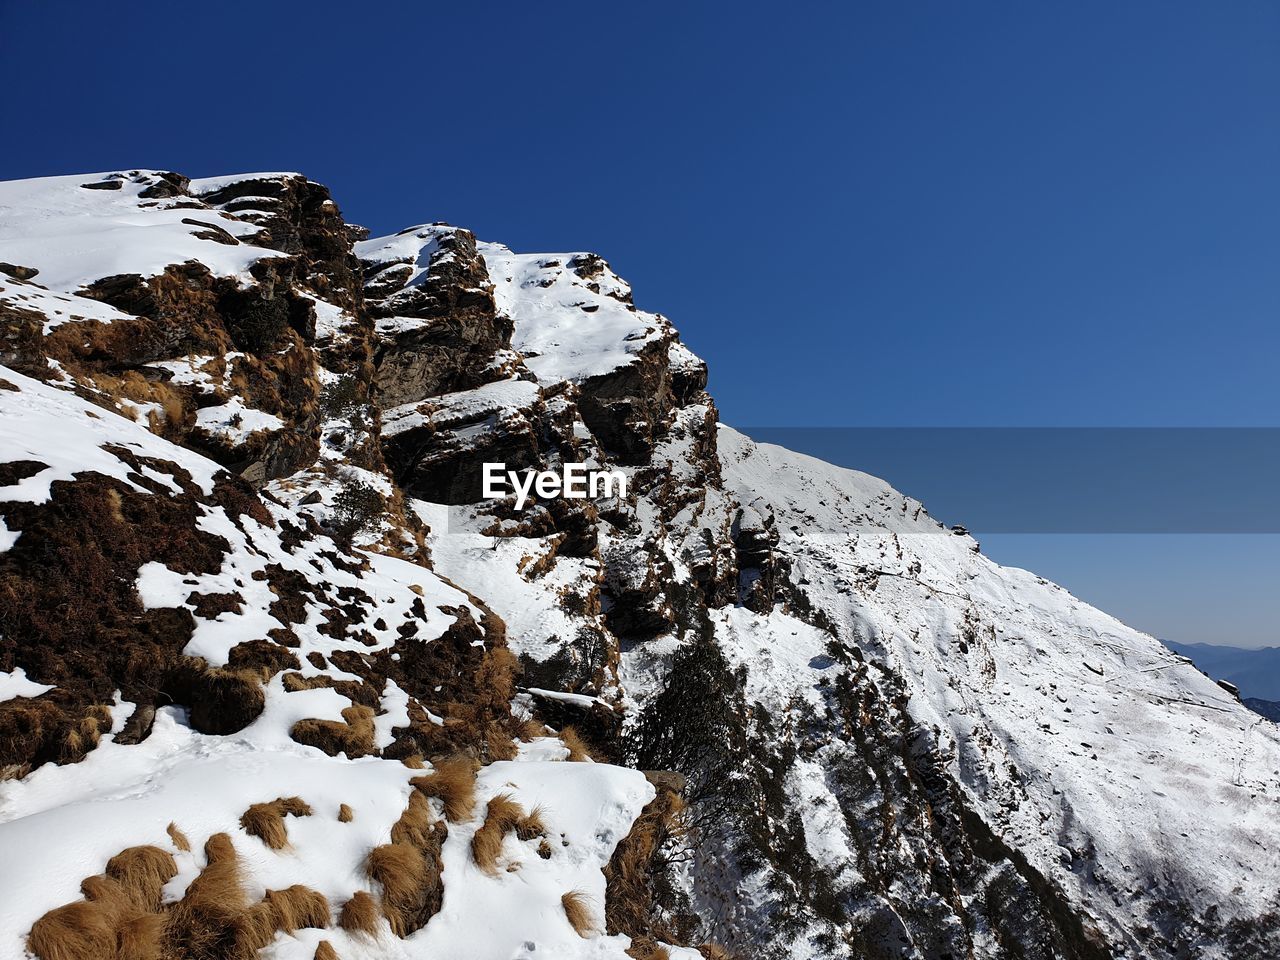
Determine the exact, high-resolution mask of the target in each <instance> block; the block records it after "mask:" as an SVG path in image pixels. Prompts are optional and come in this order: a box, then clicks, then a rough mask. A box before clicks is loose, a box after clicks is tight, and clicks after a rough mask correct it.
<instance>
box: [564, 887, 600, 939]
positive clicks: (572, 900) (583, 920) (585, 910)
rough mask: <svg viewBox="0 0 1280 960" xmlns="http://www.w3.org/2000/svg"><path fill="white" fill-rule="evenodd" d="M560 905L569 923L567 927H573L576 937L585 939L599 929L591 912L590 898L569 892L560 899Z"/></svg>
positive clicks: (583, 894) (576, 892)
mask: <svg viewBox="0 0 1280 960" xmlns="http://www.w3.org/2000/svg"><path fill="white" fill-rule="evenodd" d="M560 905H561V906H562V907H564V915H565V917H566V918H567V919H568V921H569V926H571V927H573V929H574V930H575V931H576V932H577V934H578V936H580V937H583V938H584V939H585V938H586V937H590V936H591V935H592V934H593V933H595V932H596V931H597V930H598V929H599V926H598V925H597V924H596V920H595V917H594V916H593V914H592V911H591V898H590V897H588V896H587V895H586V894H585V893H582V892H581V891H579V890H570V891H569V892H568V893H566V894H565V895H564V896H563V897H561V898H560Z"/></svg>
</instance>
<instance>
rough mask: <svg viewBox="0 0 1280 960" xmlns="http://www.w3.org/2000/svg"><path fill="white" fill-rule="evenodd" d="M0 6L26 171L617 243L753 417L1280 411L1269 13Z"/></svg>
mask: <svg viewBox="0 0 1280 960" xmlns="http://www.w3.org/2000/svg"><path fill="white" fill-rule="evenodd" d="M0 6H2V8H3V17H4V24H5V29H4V31H3V35H0V81H2V82H3V83H4V89H6V90H9V91H10V100H9V105H8V113H9V118H10V119H9V124H8V128H9V130H10V131H11V132H10V135H9V136H8V137H6V141H7V142H6V144H5V149H4V150H3V151H2V152H0V177H3V178H11V177H24V176H37V175H44V174H53V173H72V172H86V171H92V170H102V169H107V168H120V167H133V166H143V167H170V168H174V169H178V170H181V171H182V172H185V173H187V174H189V175H204V174H214V173H224V172H230V171H238V170H249V169H258V170H262V169H266V170H276V169H298V170H302V171H303V172H305V173H307V174H308V175H309V176H311V177H313V178H315V179H317V180H321V181H323V182H325V183H327V184H329V185H330V186H331V187H332V188H333V190H334V193H335V195H336V197H337V199H338V201H339V203H340V204H341V205H342V207H343V209H344V211H345V212H346V214H347V215H348V217H349V218H350V219H353V220H356V221H358V222H363V223H365V224H367V225H368V226H370V227H371V228H373V229H374V230H375V231H391V230H396V229H399V228H400V227H402V226H405V225H407V224H409V223H411V222H418V221H430V220H437V219H442V220H448V221H451V222H455V223H461V224H464V225H467V226H470V227H472V228H473V229H475V230H476V231H477V233H479V234H480V235H481V236H484V237H487V238H493V239H500V240H503V241H504V242H507V243H509V244H510V245H512V246H515V247H518V248H523V249H539V248H541V249H584V248H585V249H593V250H598V251H599V252H601V253H603V254H604V255H605V256H606V257H608V258H609V259H610V260H611V261H612V262H613V264H614V265H615V267H616V268H617V269H618V270H619V271H620V272H621V273H622V274H623V275H624V276H626V277H627V278H628V279H630V280H631V281H632V283H633V284H634V285H635V287H636V290H637V299H638V301H639V302H640V303H641V305H643V306H646V307H649V308H652V309H658V310H661V311H662V312H664V313H666V314H668V315H669V316H671V317H672V319H673V320H674V321H675V322H676V323H677V325H678V326H679V327H680V329H681V330H682V332H683V334H684V336H685V339H686V340H687V341H688V342H689V343H690V344H691V345H692V346H693V347H694V349H695V350H697V351H698V352H699V353H701V354H702V355H703V356H705V357H706V358H707V359H708V360H709V362H710V363H711V368H712V382H711V388H712V391H713V392H714V394H715V395H716V397H717V400H718V401H719V404H720V407H721V411H722V415H723V417H724V419H725V420H726V421H727V422H729V423H733V424H741V425H778V426H791V425H803V426H827V425H935V426H950V425H963V426H976V425H1029V426H1041V425H1178V426H1193V425H1207V426H1212V425H1276V424H1277V422H1278V419H1280V377H1277V376H1276V370H1275V367H1276V358H1277V356H1280V324H1277V322H1276V319H1277V308H1278V307H1280V270H1277V269H1276V264H1277V263H1278V262H1280V178H1278V177H1277V176H1276V171H1277V170H1280V120H1278V119H1277V116H1278V111H1277V96H1278V95H1280V6H1277V5H1276V4H1274V3H1270V2H1262V0H1238V2H1232V3H1229V4H1222V3H1216V2H1208V0H1206V2H1202V3H1184V2H1124V3H1119V4H1117V3H1102V2H1081V3H1073V4H1040V3H1033V4H1028V3H1013V2H990V3H982V4H956V3H949V2H948V3H932V2H913V3H910V4H904V3H898V2H883V3H881V2H863V3H853V4H810V3H792V4H787V5H784V6H781V7H780V6H778V5H758V4H751V3H746V4H737V5H733V6H728V5H715V6H713V5H710V4H707V5H695V4H666V3H646V4H643V5H639V4H637V5H631V6H630V7H629V8H628V9H626V10H620V9H615V8H614V5H605V4H598V3H596V4H577V3H562V4H556V5H551V6H548V5H545V4H527V3H525V4H508V5H503V4H487V5H483V6H479V7H477V6H475V5H464V4H430V5H428V4H421V3H400V4H397V3H390V4H382V5H377V6H374V5H367V6H365V7H363V8H359V9H355V8H353V7H352V6H351V5H350V4H336V3H323V2H320V3H310V4H301V3H297V4H287V3H278V4H273V3H254V4H247V3H234V2H233V3H224V4H219V5H215V6H212V7H208V8H205V9H204V11H203V12H202V13H201V14H200V15H199V16H190V15H188V14H186V13H183V12H180V11H179V9H178V8H175V7H173V6H172V5H171V4H155V3H148V2H136V3H131V4H129V5H127V6H125V7H120V8H118V9H115V10H114V11H113V12H112V13H111V14H110V15H105V14H103V15H98V14H94V15H90V14H89V13H87V12H86V11H85V10H84V9H83V8H78V7H74V6H71V5H67V4H63V3H46V4H29V3H27V4H23V3H16V2H3V3H2V4H0ZM889 479H893V478H892V477H890V478H889ZM949 519H950V518H949ZM1142 539H1147V540H1149V539H1150V538H1142ZM1156 539H1157V540H1159V539H1160V538H1156ZM1259 542H1261V541H1254V544H1253V546H1252V547H1249V548H1248V549H1242V552H1241V556H1242V557H1243V556H1245V555H1246V554H1248V555H1249V562H1250V563H1253V562H1256V560H1257V556H1256V553H1255V551H1256V549H1257V544H1258V543H1259ZM1162 543H1163V546H1151V547H1148V548H1146V551H1145V556H1147V557H1148V559H1149V560H1150V561H1151V562H1150V563H1149V564H1148V563H1143V562H1141V560H1140V556H1141V555H1142V552H1141V551H1139V554H1138V555H1136V556H1135V557H1134V558H1133V565H1132V568H1131V569H1130V570H1129V572H1128V574H1127V575H1126V577H1125V578H1123V580H1122V583H1127V584H1128V585H1129V587H1130V590H1131V595H1134V596H1137V595H1143V596H1148V597H1151V598H1156V597H1158V596H1160V595H1168V594H1173V595H1175V596H1176V595H1177V594H1179V592H1180V591H1179V590H1178V589H1176V586H1177V584H1174V583H1171V581H1169V580H1167V579H1164V577H1167V576H1172V575H1173V574H1172V573H1171V572H1168V571H1166V572H1165V573H1157V572H1155V571H1158V570H1160V569H1161V566H1160V564H1159V563H1158V562H1156V561H1157V560H1158V559H1159V556H1160V554H1161V553H1167V552H1168V551H1169V550H1170V545H1169V544H1170V542H1169V541H1168V540H1165V541H1162ZM1135 549H1136V548H1135ZM1187 549H1188V550H1190V548H1187ZM1019 550H1021V551H1022V552H1023V554H1026V553H1027V548H1026V547H1022V548H1015V547H1011V548H1009V552H1008V553H1007V554H1006V555H1004V556H1000V555H997V558H998V559H1008V560H1010V562H1015V563H1022V564H1023V565H1028V566H1030V565H1031V564H1030V563H1029V562H1028V563H1024V562H1023V560H1024V557H1023V555H1020V554H1019ZM1078 550H1079V547H1078V545H1077V546H1076V547H1073V548H1072V551H1075V552H1072V551H1066V552H1065V553H1064V554H1063V556H1064V557H1065V556H1067V555H1068V554H1070V555H1073V556H1075V555H1078ZM1229 552H1230V551H1227V553H1228V554H1229ZM1193 554H1194V550H1190V554H1189V555H1193ZM1031 555H1034V556H1036V557H1037V559H1039V560H1041V561H1042V562H1040V563H1039V568H1040V569H1042V571H1043V572H1044V573H1045V574H1046V575H1049V576H1057V577H1058V578H1060V579H1063V580H1064V581H1067V585H1068V586H1072V587H1074V588H1075V589H1077V591H1078V592H1080V593H1082V595H1084V596H1085V597H1086V598H1089V599H1103V598H1101V597H1099V594H1098V593H1093V594H1091V593H1090V590H1091V589H1094V588H1095V587H1097V588H1102V587H1109V586H1111V585H1112V584H1113V582H1114V578H1112V577H1110V576H1108V577H1103V576H1101V575H1098V576H1096V577H1092V578H1091V577H1090V575H1089V573H1088V565H1087V564H1084V565H1081V571H1082V572H1081V573H1080V576H1081V579H1080V582H1079V583H1076V584H1073V583H1071V582H1070V577H1069V576H1064V575H1063V573H1062V571H1068V572H1069V569H1074V568H1070V565H1069V564H1068V563H1067V561H1066V560H1065V559H1064V560H1063V561H1062V566H1061V568H1060V570H1055V568H1054V561H1053V560H1052V555H1051V554H1050V555H1047V556H1040V555H1039V553H1037V552H1035V551H1032V554H1031ZM1276 555H1277V551H1276V550H1274V549H1273V550H1271V551H1270V556H1271V558H1272V559H1273V560H1274V558H1275V557H1276ZM1222 560H1223V557H1222V556H1219V557H1218V561H1219V564H1218V566H1216V567H1215V569H1217V570H1221V561H1222ZM1241 562H1242V563H1243V562H1244V561H1243V560H1242V561H1241ZM1242 569H1243V568H1242ZM1272 571H1273V572H1274V573H1280V566H1275V567H1272ZM1180 576H1183V577H1184V578H1185V576H1186V575H1185V573H1183V574H1180ZM1178 583H1180V584H1182V585H1183V586H1185V585H1186V581H1185V579H1184V580H1182V581H1178ZM1171 586H1174V587H1175V589H1172V590H1171V589H1170V587H1171ZM1100 592H1104V591H1101V590H1100ZM1170 602H1171V603H1172V604H1173V606H1174V607H1175V608H1176V605H1177V604H1176V601H1170ZM1207 602H1209V603H1211V604H1212V603H1213V602H1214V601H1213V599H1212V598H1209V600H1208V601H1207ZM1228 606H1229V607H1230V609H1229V610H1228V609H1227V608H1228ZM1254 606H1255V607H1256V608H1257V609H1252V610H1251V611H1249V612H1246V611H1244V610H1242V608H1241V606H1240V604H1239V603H1231V604H1228V602H1227V599H1226V597H1225V595H1224V598H1223V602H1222V605H1221V607H1222V609H1223V611H1224V614H1223V619H1222V622H1223V623H1224V625H1225V626H1224V628H1223V629H1224V630H1225V632H1227V633H1229V634H1233V635H1237V636H1238V635H1240V634H1243V633H1245V632H1248V633H1249V634H1250V635H1257V636H1263V635H1264V633H1265V629H1264V628H1265V624H1266V621H1267V619H1268V618H1269V620H1270V622H1271V623H1274V622H1276V620H1277V619H1280V608H1278V607H1277V605H1276V603H1275V602H1273V603H1272V604H1271V605H1270V606H1266V605H1265V603H1264V600H1263V598H1261V597H1258V598H1255V602H1254ZM1112 607H1113V608H1115V605H1114V604H1112ZM1233 618H1235V619H1234V620H1233ZM1137 625H1139V626H1144V625H1145V624H1143V623H1138V624H1137ZM1149 628H1150V629H1155V628H1154V627H1149ZM1177 639H1183V640H1187V641H1194V640H1198V639H1199V640H1208V639H1211V638H1210V637H1207V636H1200V635H1196V636H1179V637H1178V638H1177ZM1220 639H1221V638H1220Z"/></svg>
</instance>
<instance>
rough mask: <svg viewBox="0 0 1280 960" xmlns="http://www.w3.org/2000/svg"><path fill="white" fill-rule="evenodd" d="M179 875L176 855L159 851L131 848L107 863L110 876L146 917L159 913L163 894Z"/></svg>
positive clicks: (155, 849) (152, 848)
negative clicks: (175, 859)
mask: <svg viewBox="0 0 1280 960" xmlns="http://www.w3.org/2000/svg"><path fill="white" fill-rule="evenodd" d="M177 874H178V865H177V863H175V862H174V859H173V854H171V853H170V852H169V851H167V850H161V849H160V848H159V847H150V846H147V847H129V848H128V849H127V850H122V851H121V852H120V853H117V854H116V855H115V856H114V857H112V858H111V859H110V860H108V861H107V876H108V877H110V878H111V879H112V880H115V881H116V882H117V883H118V884H119V885H120V887H121V888H122V889H123V890H124V892H125V894H126V895H127V896H128V897H129V899H130V900H132V901H133V903H134V904H135V905H137V907H138V909H139V910H141V911H142V912H144V913H159V912H160V892H161V890H162V889H163V888H164V885H165V884H166V883H168V882H169V881H170V880H172V879H173V878H174V877H175V876H177Z"/></svg>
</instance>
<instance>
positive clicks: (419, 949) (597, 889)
mask: <svg viewBox="0 0 1280 960" xmlns="http://www.w3.org/2000/svg"><path fill="white" fill-rule="evenodd" d="M476 792H477V805H476V808H477V810H478V811H483V809H484V805H485V804H486V803H488V801H489V799H490V798H491V797H493V796H495V795H497V794H499V793H506V794H510V796H511V797H512V798H513V799H514V800H515V801H516V802H517V803H519V804H520V805H521V806H522V807H523V808H524V809H525V810H526V811H529V810H533V809H534V808H540V809H541V811H542V815H543V820H544V821H545V822H546V824H547V827H548V832H549V834H550V837H549V841H550V845H551V856H550V858H548V859H546V860H543V859H542V858H541V857H539V856H538V853H537V845H538V841H537V840H536V839H535V840H530V841H526V842H521V841H519V840H518V839H516V837H515V836H513V835H508V837H507V841H506V845H505V847H504V850H503V857H502V859H501V860H500V861H499V868H500V872H499V873H498V874H497V875H496V876H490V875H489V874H486V873H484V872H483V871H482V870H481V869H480V868H479V867H478V866H477V865H476V864H475V863H474V861H473V860H472V858H471V850H470V847H471V837H472V836H473V835H474V833H475V830H476V828H478V827H479V826H480V824H481V822H482V819H483V818H482V816H480V817H477V818H476V819H475V820H473V821H472V822H471V823H468V824H459V825H456V826H451V827H450V828H449V836H448V838H447V839H446V840H445V844H444V850H443V853H442V859H443V861H444V876H445V878H446V882H445V891H444V904H443V906H442V907H441V910H440V913H439V914H437V915H436V916H435V917H434V918H432V920H431V922H430V923H429V924H427V926H426V928H424V929H423V930H422V931H421V932H420V933H418V934H416V935H415V936H414V937H411V938H410V941H409V942H410V944H412V945H413V948H414V952H415V955H417V956H423V957H432V956H441V957H448V956H466V957H467V958H468V960H509V958H513V957H524V958H528V960H537V958H540V957H557V958H561V957H563V958H588V957H590V958H601V960H604V958H610V960H627V955H626V953H625V949H626V947H628V946H629V945H630V941H629V938H627V937H624V936H615V937H604V936H600V937H595V938H592V939H588V940H584V939H583V938H581V937H579V936H578V934H577V933H576V932H575V931H574V930H573V928H572V927H571V926H570V925H569V922H568V920H567V919H566V918H565V914H564V909H563V908H562V907H561V904H560V898H561V896H562V895H563V894H566V893H569V892H571V891H575V890H576V891H579V892H581V893H583V894H585V895H586V896H587V897H588V898H589V900H590V902H591V904H592V905H593V907H594V909H595V911H596V913H597V916H598V918H599V924H600V928H601V931H603V927H604V900H605V879H604V873H603V872H602V871H603V869H604V867H605V865H606V864H607V863H608V862H609V858H610V857H611V856H612V855H613V850H614V847H616V846H617V845H618V842H619V841H620V840H621V839H622V838H623V837H625V836H626V834H627V833H628V831H629V830H630V829H631V824H632V823H633V822H634V821H635V819H636V817H638V816H639V815H640V811H641V810H642V809H643V808H644V806H645V804H646V803H648V802H649V801H650V800H652V799H653V797H654V789H653V787H652V786H651V785H650V784H649V782H648V781H647V780H646V779H645V778H644V775H643V774H641V773H640V772H639V771H636V770H627V769H624V768H621V767H612V766H608V765H606V764H598V763H565V762H555V761H550V762H549V761H514V762H498V763H492V764H490V765H489V766H487V767H485V768H484V769H482V770H481V771H480V775H479V778H478V781H477V791H476Z"/></svg>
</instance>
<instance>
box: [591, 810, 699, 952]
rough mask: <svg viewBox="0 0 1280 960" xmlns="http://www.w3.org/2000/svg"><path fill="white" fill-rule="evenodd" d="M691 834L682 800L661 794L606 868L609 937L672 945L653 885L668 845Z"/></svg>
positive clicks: (606, 924) (637, 822)
mask: <svg viewBox="0 0 1280 960" xmlns="http://www.w3.org/2000/svg"><path fill="white" fill-rule="evenodd" d="M687 829H688V817H687V812H686V807H685V802H684V798H682V797H681V796H680V795H679V794H678V793H675V792H674V791H672V790H670V789H659V791H658V795H657V796H656V797H654V799H653V800H651V801H650V802H649V803H648V804H647V805H646V806H645V808H644V810H642V811H641V812H640V816H639V817H637V818H636V821H635V823H633V824H632V825H631V830H630V832H629V833H628V834H627V835H626V836H625V837H623V838H622V841H621V842H620V843H619V844H618V845H617V847H615V848H614V851H613V856H612V857H610V859H609V863H608V865H607V866H606V867H605V869H604V875H605V908H604V915H605V930H606V932H608V933H611V934H613V933H625V934H627V935H628V936H630V937H631V938H632V939H633V940H637V941H643V940H644V939H646V938H650V939H651V938H654V937H658V938H661V939H663V940H667V941H671V940H673V936H672V934H673V931H671V930H669V929H668V928H667V927H666V926H665V925H664V924H663V923H662V922H661V920H660V919H659V917H658V914H657V912H656V911H655V910H654V906H653V894H652V892H651V889H650V887H651V883H650V881H651V879H652V877H653V875H654V873H655V872H656V871H659V870H661V868H662V865H663V861H662V860H661V858H662V857H663V856H664V855H665V854H664V850H666V849H667V847H668V844H670V843H672V842H678V841H679V840H680V838H681V837H683V835H684V834H685V833H686V832H687Z"/></svg>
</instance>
